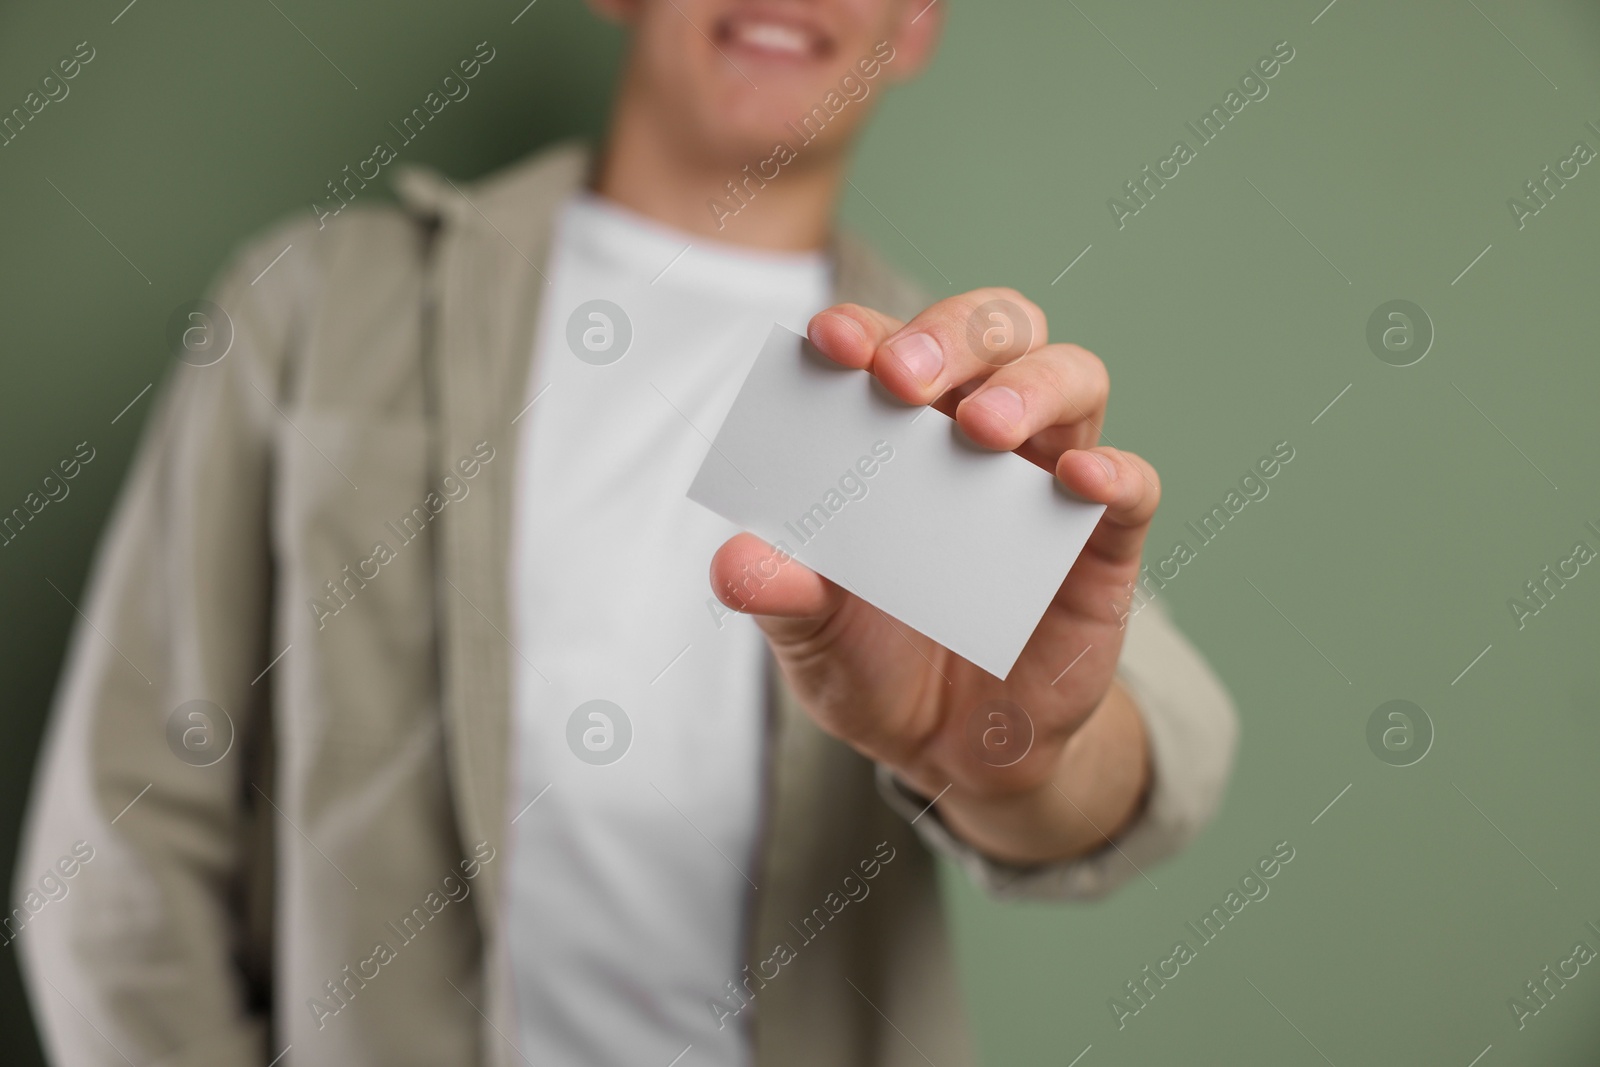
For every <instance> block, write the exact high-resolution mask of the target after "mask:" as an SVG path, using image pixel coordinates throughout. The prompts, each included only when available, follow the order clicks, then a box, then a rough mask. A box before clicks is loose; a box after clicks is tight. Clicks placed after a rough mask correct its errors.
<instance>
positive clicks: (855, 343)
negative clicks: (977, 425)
mask: <svg viewBox="0 0 1600 1067" xmlns="http://www.w3.org/2000/svg"><path fill="white" fill-rule="evenodd" d="M810 333H811V340H812V343H813V344H814V345H816V346H817V347H818V348H819V349H821V350H822V351H823V353H824V354H825V355H827V356H829V357H830V358H832V359H834V360H836V361H837V362H840V363H843V364H844V365H845V366H849V367H856V368H859V369H863V370H869V371H871V372H872V374H873V375H874V376H875V377H877V378H878V380H879V381H881V382H883V384H884V385H885V386H886V387H887V388H888V389H889V391H890V392H892V393H894V394H895V395H896V396H898V397H900V399H902V400H905V401H906V402H908V403H912V404H928V403H931V402H932V401H933V400H935V399H936V398H938V397H939V396H941V395H943V394H944V393H945V392H947V391H948V390H950V389H951V388H953V387H955V386H959V385H963V384H966V383H967V382H970V381H972V380H974V379H978V378H986V377H988V376H989V375H990V374H991V373H993V372H994V371H995V370H997V369H998V368H1000V367H1003V366H1005V365H1006V364H1008V363H1011V362H1014V361H1015V360H1017V359H1019V358H1021V357H1022V356H1023V355H1026V354H1027V353H1028V352H1031V351H1033V350H1034V349H1035V348H1038V347H1039V346H1041V345H1043V344H1044V343H1045V340H1046V337H1047V334H1048V324H1047V322H1046V320H1045V316H1044V312H1043V311H1040V310H1039V308H1038V306H1037V305H1035V304H1034V303H1033V302H1032V301H1031V300H1029V299H1028V298H1027V297H1025V296H1023V295H1022V294H1021V293H1019V292H1017V291H1016V290H1015V289H974V290H972V291H971V292H968V293H962V294H960V295H958V296H952V297H947V298H946V299H944V300H940V301H938V302H937V303H935V304H932V305H930V306H929V307H927V308H925V309H924V310H923V311H921V312H920V313H918V314H917V315H916V316H915V317H913V318H912V319H911V321H910V322H907V323H904V324H901V323H900V322H899V321H898V320H896V319H894V318H892V317H890V316H888V315H884V314H881V313H880V312H876V311H873V310H871V309H869V308H863V307H861V306H860V305H858V304H841V305H837V306H835V307H832V308H829V309H828V310H826V311H824V312H821V313H820V314H818V315H817V316H815V317H814V318H813V319H812V320H811V329H810Z"/></svg>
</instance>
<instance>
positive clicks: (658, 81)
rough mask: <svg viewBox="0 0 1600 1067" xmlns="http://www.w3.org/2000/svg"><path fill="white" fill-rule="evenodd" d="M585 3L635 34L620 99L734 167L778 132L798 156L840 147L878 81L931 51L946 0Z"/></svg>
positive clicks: (820, 155)
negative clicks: (934, 1)
mask: <svg viewBox="0 0 1600 1067" xmlns="http://www.w3.org/2000/svg"><path fill="white" fill-rule="evenodd" d="M591 2H592V5H593V6H594V7H595V8H596V9H597V10H598V11H599V12H600V13H602V14H603V15H605V16H607V17H609V18H612V19H614V20H616V21H618V22H621V23H624V24H625V25H627V26H628V27H629V29H630V30H631V32H632V41H631V43H630V49H629V56H628V61H627V69H626V71H625V72H624V75H623V80H622V86H621V93H622V100H621V105H622V106H624V107H632V108H641V109H644V110H645V111H646V112H648V115H649V119H650V121H651V123H652V124H653V125H657V126H658V127H660V128H661V129H662V130H663V132H665V133H667V134H668V136H669V138H670V140H671V142H672V143H673V144H675V145H681V146H683V147H684V148H685V149H686V150H689V151H693V152H695V153H697V154H698V156H699V157H700V158H701V159H703V160H704V162H706V163H707V164H731V165H732V166H734V167H738V166H739V165H741V164H743V163H746V162H749V161H750V160H752V159H754V158H758V157H765V156H768V155H770V154H771V152H772V149H773V146H774V144H775V143H776V142H778V141H783V142H786V143H788V144H789V145H791V146H792V147H794V148H796V149H798V150H799V151H798V152H797V159H796V163H798V164H801V165H804V161H805V159H806V158H807V157H808V156H809V157H810V159H811V160H812V161H813V162H821V161H822V160H824V159H826V158H829V157H830V156H836V155H837V154H838V153H840V152H842V151H843V150H844V149H845V148H846V147H847V146H848V145H849V143H850V141H851V140H852V138H853V135H854V134H855V133H856V132H857V131H858V130H859V129H860V128H861V126H862V124H863V123H864V122H865V120H866V119H867V117H868V116H869V115H870V113H871V108H872V107H873V106H874V105H875V104H876V101H877V98H878V96H879V95H880V94H881V92H882V91H883V89H884V88H885V87H886V86H887V85H888V84H889V83H890V82H894V81H903V80H905V79H906V78H909V77H911V76H912V75H914V74H916V73H917V72H918V71H920V70H921V69H922V67H923V66H925V65H926V63H927V61H928V60H929V58H931V55H932V52H933V47H934V44H935V41H936V39H937V36H938V27H939V23H940V19H941V9H942V8H943V7H944V2H945V0H940V2H939V3H935V4H933V5H932V6H931V7H929V6H928V0H591ZM819 109H820V111H819ZM808 118H809V125H807V119H808ZM791 124H792V127H791ZM796 131H799V132H798V133H797V132H796ZM801 141H805V147H804V148H803V149H802V148H801V145H800V142H801Z"/></svg>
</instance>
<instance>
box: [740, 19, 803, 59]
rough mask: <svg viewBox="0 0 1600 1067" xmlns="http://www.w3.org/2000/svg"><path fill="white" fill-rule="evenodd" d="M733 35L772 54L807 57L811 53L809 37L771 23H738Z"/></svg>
mask: <svg viewBox="0 0 1600 1067" xmlns="http://www.w3.org/2000/svg"><path fill="white" fill-rule="evenodd" d="M734 34H735V35H736V36H737V37H739V38H740V39H741V40H743V41H744V42H745V43H747V44H751V45H754V46H756V47H757V48H766V49H770V50H772V51H774V52H792V53H793V54H795V55H807V54H809V53H810V51H811V40H810V37H809V36H807V35H806V34H805V33H803V32H802V31H800V30H797V29H795V28H794V27H793V26H784V25H780V24H778V23H773V22H754V23H740V24H739V25H737V26H736V27H735V29H734Z"/></svg>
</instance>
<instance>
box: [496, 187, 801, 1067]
mask: <svg viewBox="0 0 1600 1067" xmlns="http://www.w3.org/2000/svg"><path fill="white" fill-rule="evenodd" d="M686 248H687V251H685V249H686ZM545 271H546V273H547V274H548V276H549V278H550V285H549V287H548V288H546V290H545V292H544V296H543V305H542V312H541V315H540V319H539V323H540V325H539V332H538V337H537V338H536V340H535V351H534V352H533V354H532V355H533V361H534V362H533V373H532V375H531V389H530V391H529V393H528V397H529V398H532V397H535V396H537V398H538V399H537V401H536V402H535V403H534V405H533V406H532V407H531V408H528V409H527V410H526V411H525V412H524V413H523V415H522V416H521V417H520V418H519V421H518V429H519V431H520V438H519V441H518V449H519V457H518V475H517V487H516V493H517V502H516V517H515V528H514V535H513V541H512V559H511V576H512V577H511V581H512V582H513V585H514V587H513V590H512V602H513V632H512V633H511V634H509V635H508V636H509V638H510V640H511V641H512V643H513V645H514V646H515V648H516V650H517V651H516V653H515V654H513V656H512V664H513V666H514V668H515V670H516V672H517V673H516V679H515V697H514V700H515V716H514V723H515V727H514V729H515V733H514V738H515V741H514V745H513V751H512V752H510V753H508V754H507V758H508V759H511V760H512V761H513V772H514V781H515V789H514V790H513V793H512V796H513V800H512V807H511V810H510V812H509V813H508V815H507V817H508V818H510V819H514V820H515V821H514V822H513V824H512V826H511V834H510V842H511V849H510V855H511V861H510V864H509V868H510V870H509V879H510V884H509V896H508V903H509V908H508V911H507V919H508V927H507V929H508V933H507V936H508V937H509V946H508V947H509V959H510V965H511V969H512V974H513V979H514V989H515V997H516V1003H517V1011H518V1022H519V1028H520V1034H519V1035H518V1038H519V1040H518V1043H519V1044H520V1046H521V1051H522V1054H523V1055H524V1056H525V1057H526V1058H527V1060H528V1061H530V1062H532V1063H536V1064H584V1065H586V1067H609V1065H613V1064H616V1065H623V1064H628V1065H637V1064H660V1065H665V1064H667V1063H669V1062H671V1061H672V1060H673V1057H675V1056H678V1055H679V1054H680V1053H682V1052H684V1050H685V1048H686V1047H688V1046H691V1045H692V1046H693V1049H692V1051H691V1052H690V1053H689V1054H688V1055H686V1056H684V1057H683V1059H682V1060H681V1061H680V1063H681V1067H691V1065H693V1067H704V1065H717V1067H732V1065H735V1064H741V1065H742V1064H747V1063H748V1062H749V1061H750V1035H749V1033H748V1018H747V1017H746V1016H747V1015H748V1014H750V1013H745V1015H742V1016H741V1018H740V1020H739V1022H738V1023H737V1024H735V1023H733V1022H726V1023H725V1025H724V1026H722V1027H721V1028H719V1026H718V1022H717V1019H716V1016H715V1015H714V1014H713V1012H712V1010H711V1008H710V1007H709V1002H710V1001H711V1000H713V999H719V998H721V997H723V996H725V995H726V992H727V990H726V986H725V983H727V982H728V981H729V980H730V979H735V980H737V979H738V978H739V977H740V972H741V969H742V968H743V966H744V965H745V963H747V962H748V961H747V960H746V959H744V958H743V957H744V955H745V953H744V938H745V935H746V922H745V917H746V912H747V902H748V898H747V894H748V893H749V892H750V891H751V882H752V881H754V880H755V879H757V878H758V874H757V872H756V871H755V870H754V866H753V865H754V862H755V860H756V857H757V837H758V834H759V830H760V826H759V817H760V802H761V773H762V759H761V756H762V741H763V736H762V734H763V725H764V717H765V712H766V708H765V705H766V694H765V676H764V670H763V663H764V647H763V643H762V638H761V634H760V631H759V630H758V629H757V628H756V627H755V625H754V623H753V621H752V620H751V619H749V618H747V617H745V616H737V615H735V616H728V615H726V613H722V612H720V611H713V610H712V604H711V603H710V597H711V587H710V581H709V578H708V568H709V565H710V561H711V556H712V554H713V553H714V552H715V551H716V549H717V547H718V546H719V545H720V544H721V543H722V542H723V541H724V540H726V539H727V538H728V537H730V536H732V535H733V534H734V533H736V532H737V530H736V529H735V528H734V527H733V526H732V525H731V524H730V523H728V522H727V521H726V520H724V519H722V518H720V517H718V516H716V515H714V514H712V513H711V512H709V511H707V510H706V509H704V508H702V507H701V506H700V505H698V504H695V503H693V502H692V501H690V500H689V499H688V498H687V497H685V496H684V493H685V492H686V491H687V489H688V487H689V483H690V481H691V480H692V479H693V477H694V473H695V471H696V470H697V469H698V467H699V465H700V462H701V461H702V459H703V458H704V457H705V454H706V452H707V450H708V448H709V444H708V439H709V438H710V437H711V436H712V435H714V434H715V432H716V429H717V427H718V426H719V425H720V424H721V421H722V418H723V416H724V415H725V414H726V413H727V411H728V409H729V407H730V406H731V405H732V403H733V398H734V396H735V394H736V393H737V392H738V388H739V385H740V383H741V382H742V381H743V380H744V376H745V373H746V371H748V369H749V367H750V364H751V362H752V361H753V359H754V358H755V355H756V352H757V351H758V350H759V348H760V347H761V344H762V342H763V341H764V340H765V338H766V335H767V333H768V331H769V330H770V329H771V328H772V324H773V323H774V322H779V323H782V324H783V325H785V326H787V327H789V328H790V329H792V330H795V331H796V332H804V330H805V326H806V322H807V320H808V319H809V318H810V317H811V316H812V315H813V314H815V313H816V312H817V311H820V310H821V309H822V308H823V307H825V306H826V304H827V301H828V294H829V289H830V281H831V280H830V277H829V270H828V265H827V261H826V259H825V257H824V256H823V255H822V254H821V253H803V254H772V253H762V252H755V251H751V250H747V249H741V248H736V247H734V246H730V245H723V244H717V243H715V242H712V241H709V240H706V239H704V238H700V237H698V236H694V235H688V234H683V233H680V232H678V231H676V230H673V229H671V228H669V227H665V226H662V225H659V224H657V223H655V222H653V221H651V220H648V219H645V218H643V217H641V216H638V215H635V214H633V213H632V212H629V211H627V210H626V209H624V208H621V207H620V206H618V205H615V204H613V203H611V202H609V201H606V200H603V199H601V198H599V197H596V196H594V195H592V194H582V195H579V196H577V197H574V198H573V199H572V200H570V201H569V202H568V203H567V204H566V205H565V206H564V207H563V209H562V210H561V212H560V214H559V216H558V219H557V223H556V229H555V234H554V241H553V246H552V251H551V256H550V262H549V264H548V265H547V266H546V267H545ZM593 301H607V302H609V303H608V304H593V303H591V302H593ZM619 310H620V314H619ZM624 345H625V346H626V350H625V351H623V346H624ZM619 352H621V353H622V354H621V356H620V358H617V356H618V353H619ZM719 616H720V625H719ZM590 701H607V702H610V703H609V704H590V703H589V702H590ZM618 708H620V709H621V712H620V714H619V713H618V711H617V710H616V709H618ZM630 734H631V737H630ZM618 753H623V755H622V756H621V758H617V756H618ZM535 798H537V802H535V803H532V805H531V806H529V804H530V802H532V801H535Z"/></svg>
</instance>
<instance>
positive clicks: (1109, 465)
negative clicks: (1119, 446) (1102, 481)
mask: <svg viewBox="0 0 1600 1067" xmlns="http://www.w3.org/2000/svg"><path fill="white" fill-rule="evenodd" d="M1089 455H1091V456H1093V457H1094V458H1095V459H1097V460H1099V461H1100V466H1101V467H1103V468H1105V472H1106V481H1108V482H1114V481H1116V480H1117V465H1116V464H1115V463H1113V462H1111V461H1110V460H1109V459H1107V458H1106V457H1104V456H1102V455H1101V454H1100V453H1098V452H1090V453H1089Z"/></svg>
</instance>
